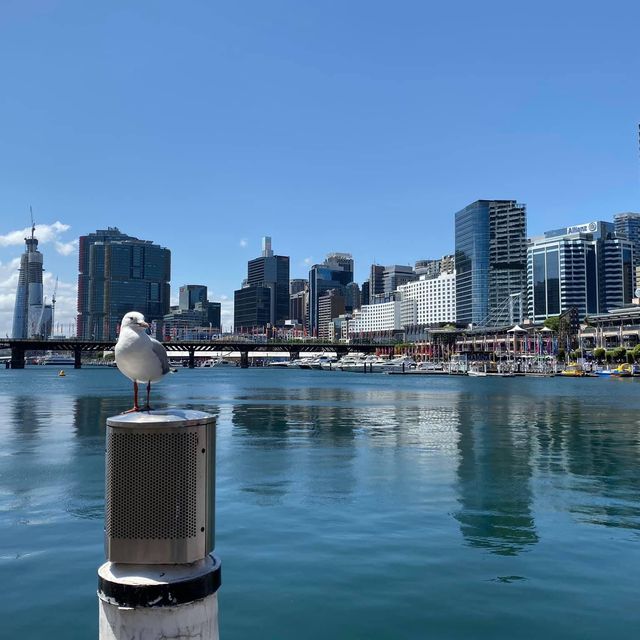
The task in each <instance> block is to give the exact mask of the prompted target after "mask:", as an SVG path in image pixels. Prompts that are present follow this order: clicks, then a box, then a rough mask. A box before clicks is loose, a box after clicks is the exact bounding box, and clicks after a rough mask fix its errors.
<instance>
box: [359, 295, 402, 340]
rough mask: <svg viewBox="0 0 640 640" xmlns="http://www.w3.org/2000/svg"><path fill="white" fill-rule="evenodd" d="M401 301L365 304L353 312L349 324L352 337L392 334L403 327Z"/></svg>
mask: <svg viewBox="0 0 640 640" xmlns="http://www.w3.org/2000/svg"><path fill="white" fill-rule="evenodd" d="M400 306H401V303H400V301H393V302H381V303H379V304H367V305H363V306H362V307H361V308H360V310H359V311H357V312H356V313H354V314H353V319H352V320H351V323H350V325H349V336H350V337H365V336H367V335H372V334H377V335H380V334H382V333H387V334H391V333H393V332H394V331H399V330H400V329H401V308H400Z"/></svg>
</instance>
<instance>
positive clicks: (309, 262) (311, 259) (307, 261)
mask: <svg viewBox="0 0 640 640" xmlns="http://www.w3.org/2000/svg"><path fill="white" fill-rule="evenodd" d="M302 264H306V265H307V266H309V265H311V264H313V258H312V257H308V258H305V259H304V260H303V261H302Z"/></svg>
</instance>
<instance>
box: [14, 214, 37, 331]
mask: <svg viewBox="0 0 640 640" xmlns="http://www.w3.org/2000/svg"><path fill="white" fill-rule="evenodd" d="M35 232H36V226H35V224H33V221H32V226H31V237H30V238H25V239H24V241H25V244H26V248H25V251H24V253H23V254H22V256H21V258H20V273H19V275H18V289H17V290H16V303H15V308H14V311H13V331H12V335H13V337H14V338H33V337H36V336H39V335H40V328H41V327H40V324H41V319H42V311H43V306H42V253H40V251H38V240H37V238H36V237H35Z"/></svg>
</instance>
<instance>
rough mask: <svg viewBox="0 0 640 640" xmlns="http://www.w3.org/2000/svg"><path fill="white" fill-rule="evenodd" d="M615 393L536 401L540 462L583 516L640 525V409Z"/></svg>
mask: <svg viewBox="0 0 640 640" xmlns="http://www.w3.org/2000/svg"><path fill="white" fill-rule="evenodd" d="M606 382H608V381H606ZM609 388H611V387H609ZM611 398H613V401H614V402H615V396H613V397H609V398H598V397H595V398H594V399H593V401H589V399H588V398H584V397H578V398H571V399H564V400H563V402H558V401H557V399H556V398H553V399H546V400H545V401H544V402H540V403H538V405H537V406H536V407H532V425H533V426H534V427H535V430H536V438H537V446H538V452H539V453H538V468H539V469H540V470H541V471H542V472H543V473H545V472H546V473H549V474H552V475H553V477H554V478H555V479H556V484H557V485H558V486H559V487H560V488H562V489H564V490H565V494H566V508H567V510H568V511H570V512H571V513H573V514H574V515H575V516H576V517H577V518H578V519H580V520H583V521H585V522H589V523H591V524H598V525H602V526H608V527H622V528H628V529H635V530H640V506H639V504H638V496H639V495H640V474H639V473H638V470H637V461H638V444H639V442H640V437H639V433H640V429H639V427H638V417H637V412H636V411H635V410H633V409H632V408H630V407H626V406H624V403H617V402H616V403H615V405H613V406H612V401H611Z"/></svg>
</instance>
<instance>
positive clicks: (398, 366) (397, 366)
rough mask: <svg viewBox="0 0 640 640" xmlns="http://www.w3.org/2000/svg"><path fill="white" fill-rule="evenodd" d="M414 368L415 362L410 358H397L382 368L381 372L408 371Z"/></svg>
mask: <svg viewBox="0 0 640 640" xmlns="http://www.w3.org/2000/svg"><path fill="white" fill-rule="evenodd" d="M415 368H416V361H415V360H414V359H413V358H411V357H410V356H399V357H397V358H393V359H392V360H389V361H388V362H385V364H384V365H383V366H382V370H383V371H384V372H385V373H391V372H394V371H409V370H411V369H415Z"/></svg>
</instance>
